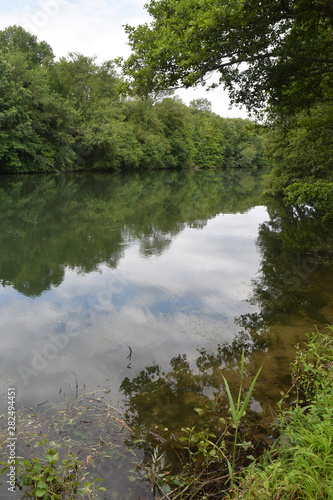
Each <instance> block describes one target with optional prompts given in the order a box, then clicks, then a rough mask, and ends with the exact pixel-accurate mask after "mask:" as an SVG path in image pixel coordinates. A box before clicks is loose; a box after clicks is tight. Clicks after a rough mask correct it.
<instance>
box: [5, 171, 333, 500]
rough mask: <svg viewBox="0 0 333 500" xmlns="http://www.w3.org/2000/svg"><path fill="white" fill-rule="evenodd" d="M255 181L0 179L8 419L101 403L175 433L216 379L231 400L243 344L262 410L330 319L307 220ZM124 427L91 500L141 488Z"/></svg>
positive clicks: (155, 176) (214, 393)
mask: <svg viewBox="0 0 333 500" xmlns="http://www.w3.org/2000/svg"><path fill="white" fill-rule="evenodd" d="M262 175H263V174H262V172H260V171H256V170H238V169H230V170H223V171H222V170H207V171H203V170H198V171H181V172H176V171H153V172H147V173H140V174H139V173H127V174H109V173H83V174H82V173H81V174H62V175H57V176H51V175H38V176H36V175H29V176H3V177H2V178H1V179H0V245H1V254H0V280H1V283H2V287H1V288H0V306H1V316H0V332H1V392H2V393H3V394H4V395H5V394H6V392H7V388H8V387H15V388H16V395H17V396H16V398H17V399H16V401H17V408H18V409H19V408H22V409H26V408H31V407H34V408H39V410H38V411H40V412H41V415H43V417H42V418H43V419H44V425H46V426H47V422H48V421H49V422H52V419H54V421H56V420H57V418H58V417H57V418H56V417H55V416H54V415H56V414H57V415H58V416H59V411H63V412H65V411H67V410H66V408H68V407H67V406H66V405H68V404H70V405H72V406H71V410H70V411H71V416H72V417H73V415H74V414H75V411H76V410H75V406H74V407H73V401H74V402H75V401H78V397H79V396H81V397H82V398H83V397H86V399H87V400H89V401H91V402H92V405H95V408H96V404H97V403H96V401H97V400H99V397H98V394H100V395H102V396H103V397H102V398H101V399H100V400H103V401H105V399H103V398H104V397H105V398H106V399H107V403H105V404H106V406H104V410H105V408H110V407H111V406H107V405H112V408H115V407H116V406H117V410H116V411H117V412H118V413H117V415H118V417H117V418H118V420H117V422H118V423H119V421H122V422H123V421H124V422H126V426H128V428H130V429H132V430H133V429H138V428H140V429H141V431H142V432H144V431H145V432H146V433H147V432H148V433H149V432H152V431H154V429H156V432H157V431H158V430H161V429H162V428H165V429H172V430H173V431H174V432H175V433H176V432H177V429H178V430H179V429H180V428H181V427H182V426H184V425H185V424H186V425H188V424H189V423H192V422H194V424H195V422H196V420H195V418H196V417H197V414H196V413H195V411H194V408H195V407H201V408H202V407H203V405H205V404H207V402H209V401H212V400H213V399H215V400H216V401H218V398H219V394H221V393H223V381H222V374H224V376H225V377H226V378H227V379H228V381H229V383H230V385H231V387H232V388H233V389H234V390H237V383H238V380H239V359H240V355H241V351H242V347H243V346H244V347H245V353H246V358H245V360H246V378H247V380H248V381H251V379H252V378H253V376H254V375H255V373H256V371H257V370H258V368H259V367H260V365H261V364H262V363H264V365H263V370H262V373H261V376H260V378H259V380H258V382H257V385H256V388H255V390H254V393H253V397H252V398H251V406H250V407H251V410H252V411H253V412H255V413H257V414H258V422H259V423H260V422H261V421H263V420H264V419H265V418H268V417H269V416H270V415H272V412H274V408H275V407H276V406H275V405H276V402H277V401H278V399H279V398H280V394H281V391H286V390H287V389H288V387H289V385H290V382H291V378H290V366H289V365H290V362H291V361H292V360H293V358H294V355H295V345H296V344H297V343H302V342H303V341H304V339H305V334H306V333H307V332H311V331H313V330H314V328H315V327H316V326H317V327H318V328H324V327H325V325H326V324H327V323H330V322H332V318H333V305H332V296H333V290H332V282H333V279H332V278H333V265H332V259H330V258H329V257H330V250H331V249H332V240H331V236H330V235H329V234H327V232H325V231H324V230H322V229H321V228H320V227H319V226H318V224H317V223H316V221H315V218H314V216H313V214H312V212H311V211H310V210H309V209H304V210H297V211H296V210H294V209H292V208H290V207H289V208H288V207H284V206H283V204H282V203H281V202H280V201H279V200H276V199H273V200H272V199H271V200H270V199H267V198H265V196H264V193H263V185H262V182H261V179H262ZM98 391H100V392H98ZM82 401H83V399H81V402H82ZM93 402H94V403H93ZM103 404H104V403H103ZM37 405H40V406H37ZM5 407H6V405H5V399H4V398H3V401H2V408H1V413H3V412H4V411H5ZM73 408H74V409H73ZM77 408H80V410H77V412H78V413H79V412H80V411H81V410H82V405H81V406H80V405H77ZM24 411H25V410H24ZM35 411H36V412H37V410H35ZM43 412H44V413H43ZM57 412H58V413H57ZM82 412H83V410H82ZM102 413H103V412H101V414H102ZM82 414H83V413H82ZM73 418H74V417H73ZM91 418H92V417H91ZM95 418H96V416H94V417H93V419H92V420H91V422H92V425H93V426H94V425H95V424H96V420H94V419H95ZM88 421H90V420H89V419H88V420H87V417H84V416H83V417H82V419H81V422H83V423H84V422H88ZM36 422H37V421H36ZM59 422H60V420H59ZM75 423H76V424H77V427H76V431H75V432H76V434H75V435H76V438H77V439H78V440H79V439H80V433H81V437H82V440H83V441H85V442H86V443H87V435H88V436H89V435H90V437H91V443H93V444H91V443H90V446H92V447H93V446H94V435H95V434H94V432H93V431H92V430H91V429H89V426H88V427H87V426H86V427H85V428H84V429H85V430H84V431H83V430H82V429H81V430H80V426H79V425H78V423H77V422H76V421H75ZM82 425H83V424H82ZM82 425H81V427H82ZM99 425H100V432H99V436H101V439H103V440H104V441H105V442H106V441H107V440H106V438H105V435H104V434H103V432H104V431H105V427H103V426H105V422H99ZM59 426H60V423H59ZM59 426H58V427H56V431H57V432H58V435H60V431H59ZM95 426H96V425H95ZM126 426H124V425H122V426H121V429H120V428H119V427H117V429H118V430H119V433H118V434H117V429H115V428H113V439H114V443H116V445H115V447H114V448H113V449H117V450H118V451H117V453H118V455H117V457H116V458H117V460H118V462H117V461H116V463H118V464H119V465H117V466H114V465H113V466H111V461H112V453H109V454H107V453H105V457H104V462H103V464H104V471H107V472H106V473H104V475H103V474H102V472H101V475H102V476H103V477H104V478H105V486H106V488H107V491H108V493H106V497H105V498H114V499H115V500H116V499H120V498H138V496H139V495H140V494H141V495H142V494H143V493H142V491H149V487H148V486H146V485H144V484H141V483H140V481H139V480H138V479H137V478H136V477H135V475H134V476H133V472H130V471H131V470H132V469H131V467H132V468H133V464H132V465H131V466H129V465H128V464H129V463H130V462H131V460H129V458H128V453H127V451H126V444H124V441H123V439H120V438H119V435H120V434H121V432H123V429H124V428H125V432H126V429H127V427H126ZM36 427H37V424H36ZM62 429H63V427H62ZM103 429H104V430H103ZM53 431H54V429H53ZM53 431H52V429H49V432H50V433H52V432H53ZM107 432H108V433H109V434H110V432H111V431H110V429H108V431H107ZM89 433H90V434H89ZM72 437H73V436H72ZM137 447H138V449H137V450H136V452H135V453H136V454H137V456H138V459H144V458H146V456H147V453H148V452H149V449H148V448H145V446H141V447H140V444H139V443H138V445H137ZM111 448H112V447H111ZM87 450H88V448H87ZM119 450H123V451H122V452H120V451H119ZM88 451H89V450H88ZM88 451H86V453H85V452H84V450H83V451H82V452H81V456H82V457H83V459H84V460H87V456H90V457H91V456H92V452H91V450H90V451H89V452H88ZM130 453H132V454H133V453H134V451H133V443H132V450H131V452H130ZM126 464H127V465H126ZM111 492H112V493H111ZM140 492H141V493H140ZM147 495H148V493H147ZM3 498H5V497H3ZM10 498H14V497H13V496H12V497H10Z"/></svg>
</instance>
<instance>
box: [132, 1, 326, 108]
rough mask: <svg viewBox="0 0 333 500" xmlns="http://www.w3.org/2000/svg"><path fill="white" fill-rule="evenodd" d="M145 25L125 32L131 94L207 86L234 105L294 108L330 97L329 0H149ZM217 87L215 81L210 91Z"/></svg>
mask: <svg viewBox="0 0 333 500" xmlns="http://www.w3.org/2000/svg"><path fill="white" fill-rule="evenodd" d="M146 8H147V10H148V12H149V14H150V15H151V17H152V22H151V23H150V24H144V25H140V26H138V27H136V28H134V27H131V26H129V25H127V26H126V31H127V33H128V36H129V43H130V46H131V48H132V50H133V53H132V55H131V56H130V57H129V58H128V59H127V61H125V64H124V69H125V72H126V73H127V74H128V75H129V76H131V77H132V78H133V80H132V86H133V88H134V89H135V91H136V92H138V91H139V92H141V93H142V94H151V93H153V92H157V91H160V90H162V89H166V88H176V87H179V86H185V87H190V86H192V85H195V84H205V80H206V79H207V78H208V77H209V76H210V75H211V74H212V72H217V73H218V74H219V77H220V80H219V83H220V84H223V85H224V87H225V88H226V89H227V90H228V91H229V95H230V97H231V99H232V101H233V102H234V103H241V104H245V105H246V106H247V108H248V109H249V110H250V111H253V110H255V109H257V110H258V109H262V108H263V107H265V106H266V105H267V104H270V105H276V104H277V103H278V105H279V107H280V108H281V107H282V106H285V107H286V108H288V109H289V110H297V109H300V108H304V106H309V105H312V104H314V103H318V102H323V101H326V100H332V99H333V86H332V79H331V78H330V77H331V74H332V70H333V30H332V21H333V4H332V1H331V0H316V1H313V0H279V1H277V0H261V1H258V0H223V1H222V0H218V1H216V0H150V1H149V3H148V4H147V5H146ZM214 85H216V84H213V86H214Z"/></svg>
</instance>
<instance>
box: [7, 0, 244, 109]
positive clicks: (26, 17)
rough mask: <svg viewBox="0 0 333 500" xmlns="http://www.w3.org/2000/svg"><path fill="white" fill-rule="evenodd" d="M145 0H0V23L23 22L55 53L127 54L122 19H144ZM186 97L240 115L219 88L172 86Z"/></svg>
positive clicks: (146, 18) (137, 21) (126, 21)
mask: <svg viewBox="0 0 333 500" xmlns="http://www.w3.org/2000/svg"><path fill="white" fill-rule="evenodd" d="M145 3H146V0H123V1H121V2H119V1H116V0H73V1H69V0H40V1H39V2H37V1H34V0H30V1H21V0H16V1H14V2H8V1H7V0H6V1H3V0H2V1H0V14H1V17H0V29H4V28H5V27H7V26H11V25H13V24H16V25H19V26H23V27H24V28H25V29H27V30H28V31H30V32H31V33H33V34H34V35H36V36H37V37H38V39H39V40H45V41H46V42H47V43H49V45H51V47H52V49H53V51H54V53H55V55H56V57H62V56H66V55H67V54H68V52H80V53H82V54H84V55H86V56H94V55H96V56H97V58H98V61H99V62H102V61H105V60H109V59H115V58H116V57H120V56H122V57H128V56H129V54H130V47H129V46H128V43H127V42H128V40H127V35H126V33H125V31H124V27H123V25H125V24H129V25H131V26H137V25H138V24H142V23H144V22H149V16H148V13H147V12H146V11H145V10H144V4H145ZM177 95H179V96H180V97H181V99H182V100H183V101H184V102H185V103H186V104H189V102H190V101H191V100H193V99H198V98H201V97H205V98H207V99H209V100H210V101H211V102H212V109H213V111H214V112H215V113H219V114H220V115H222V116H225V117H242V118H245V117H246V116H247V115H246V112H245V110H244V109H242V110H239V109H237V108H233V109H232V110H229V99H228V96H227V93H226V92H224V91H223V90H222V88H217V89H215V90H213V91H210V92H208V93H207V92H206V90H205V89H204V88H203V87H200V88H198V89H187V90H185V89H184V90H180V91H177Z"/></svg>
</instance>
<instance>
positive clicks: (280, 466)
mask: <svg viewBox="0 0 333 500" xmlns="http://www.w3.org/2000/svg"><path fill="white" fill-rule="evenodd" d="M293 377H294V382H295V384H296V388H297V398H296V401H295V402H294V403H293V404H292V405H291V406H290V407H289V408H288V409H284V410H283V409H281V406H282V405H281V406H280V415H279V417H280V418H279V422H278V424H277V427H278V430H279V432H280V438H279V440H278V442H277V443H276V444H275V446H274V448H272V449H271V450H269V451H268V452H266V453H265V455H264V456H263V457H261V459H260V461H259V463H253V464H252V465H250V466H249V467H248V468H247V469H246V470H245V471H243V479H241V480H240V482H239V485H238V486H239V487H238V493H237V497H238V498H239V499H245V498H246V499H258V500H259V499H260V500H268V499H269V500H282V499H288V500H293V499H302V500H303V499H304V500H314V499H328V500H332V499H333V443H332V437H333V436H332V435H333V388H332V380H333V327H332V326H331V327H329V328H328V333H325V334H321V333H319V332H318V331H317V332H315V333H313V334H311V335H310V336H308V343H307V345H306V347H305V349H300V348H299V347H298V348H297V355H296V361H295V363H294V364H293Z"/></svg>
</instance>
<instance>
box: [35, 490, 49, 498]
mask: <svg viewBox="0 0 333 500" xmlns="http://www.w3.org/2000/svg"><path fill="white" fill-rule="evenodd" d="M46 491H47V490H40V489H39V488H37V489H36V491H35V495H36V497H39V498H40V497H43V496H44V495H45V493H46Z"/></svg>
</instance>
